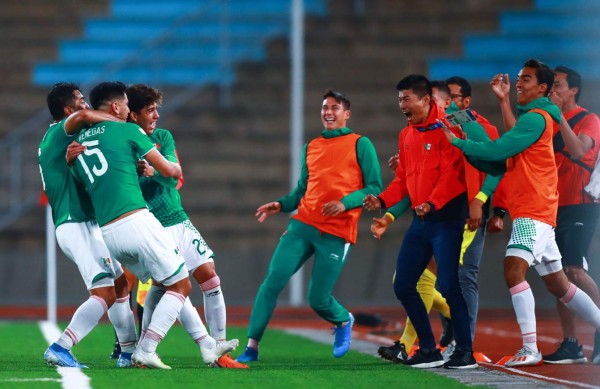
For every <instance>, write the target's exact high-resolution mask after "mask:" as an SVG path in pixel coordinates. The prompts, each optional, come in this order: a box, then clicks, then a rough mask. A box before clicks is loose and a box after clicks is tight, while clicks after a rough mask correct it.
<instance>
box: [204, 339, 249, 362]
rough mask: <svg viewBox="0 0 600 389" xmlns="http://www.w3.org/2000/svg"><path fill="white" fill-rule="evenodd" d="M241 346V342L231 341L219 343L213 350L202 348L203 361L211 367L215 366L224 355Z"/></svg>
mask: <svg viewBox="0 0 600 389" xmlns="http://www.w3.org/2000/svg"><path fill="white" fill-rule="evenodd" d="M239 344H240V341H239V340H237V339H231V340H222V341H218V342H217V343H216V344H215V347H213V348H207V347H202V348H201V349H200V353H201V354H202V361H203V362H204V363H206V364H207V365H209V366H213V365H214V364H215V363H217V360H218V359H219V358H220V357H221V356H222V355H223V354H227V353H230V352H232V351H233V350H235V349H236V348H237V346H238V345H239ZM215 367H216V366H215Z"/></svg>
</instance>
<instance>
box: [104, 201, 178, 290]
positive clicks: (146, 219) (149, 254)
mask: <svg viewBox="0 0 600 389" xmlns="http://www.w3.org/2000/svg"><path fill="white" fill-rule="evenodd" d="M101 230H102V235H103V236H104V241H105V242H106V245H107V246H108V249H109V250H110V252H111V253H113V254H114V255H115V256H116V257H117V258H119V260H120V261H121V263H122V264H123V265H125V266H127V268H128V269H129V270H131V272H132V273H133V274H135V276H136V277H137V278H139V279H140V280H141V281H142V282H144V283H145V282H147V281H148V280H149V279H150V278H152V279H154V280H155V281H157V282H160V283H161V284H163V285H166V286H170V285H173V284H174V283H176V282H178V281H181V280H183V279H184V278H186V277H187V276H188V274H187V272H186V271H182V270H184V267H185V262H184V260H183V257H182V256H181V253H180V252H179V247H177V244H176V243H175V241H174V240H173V238H172V237H171V235H170V234H169V233H167V231H166V230H165V228H164V227H163V226H162V225H161V224H160V223H159V221H158V220H156V218H155V217H154V215H152V214H151V213H150V211H148V210H147V209H143V210H141V211H138V212H136V213H134V214H131V215H129V216H127V217H125V218H123V219H121V220H118V221H116V222H114V223H111V224H108V225H105V226H103V227H101Z"/></svg>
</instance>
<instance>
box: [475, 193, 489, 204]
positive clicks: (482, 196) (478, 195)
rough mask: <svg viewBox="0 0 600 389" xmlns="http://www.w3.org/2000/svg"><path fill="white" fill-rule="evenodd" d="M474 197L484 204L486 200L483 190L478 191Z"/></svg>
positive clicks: (486, 196)
mask: <svg viewBox="0 0 600 389" xmlns="http://www.w3.org/2000/svg"><path fill="white" fill-rule="evenodd" d="M475 198H476V199H477V200H481V202H482V203H484V204H485V202H486V201H487V199H488V195H486V194H485V193H483V192H479V193H477V196H475Z"/></svg>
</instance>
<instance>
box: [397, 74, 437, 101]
mask: <svg viewBox="0 0 600 389" xmlns="http://www.w3.org/2000/svg"><path fill="white" fill-rule="evenodd" d="M407 89H410V90H412V91H413V93H414V94H416V95H417V96H419V98H421V97H423V96H425V95H429V96H431V83H430V82H429V80H428V79H427V77H425V76H423V75H421V74H411V75H408V76H406V77H404V78H403V79H402V80H400V82H398V84H396V90H398V91H401V90H407Z"/></svg>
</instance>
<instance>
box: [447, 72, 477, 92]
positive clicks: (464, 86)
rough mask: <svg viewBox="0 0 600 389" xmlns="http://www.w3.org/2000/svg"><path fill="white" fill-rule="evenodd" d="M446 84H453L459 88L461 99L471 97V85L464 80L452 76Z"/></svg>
mask: <svg viewBox="0 0 600 389" xmlns="http://www.w3.org/2000/svg"><path fill="white" fill-rule="evenodd" d="M446 84H448V85H450V84H455V85H458V86H460V94H461V95H462V97H470V96H471V84H470V83H469V81H467V80H466V79H464V78H462V77H460V76H453V77H450V78H448V79H447V80H446Z"/></svg>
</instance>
